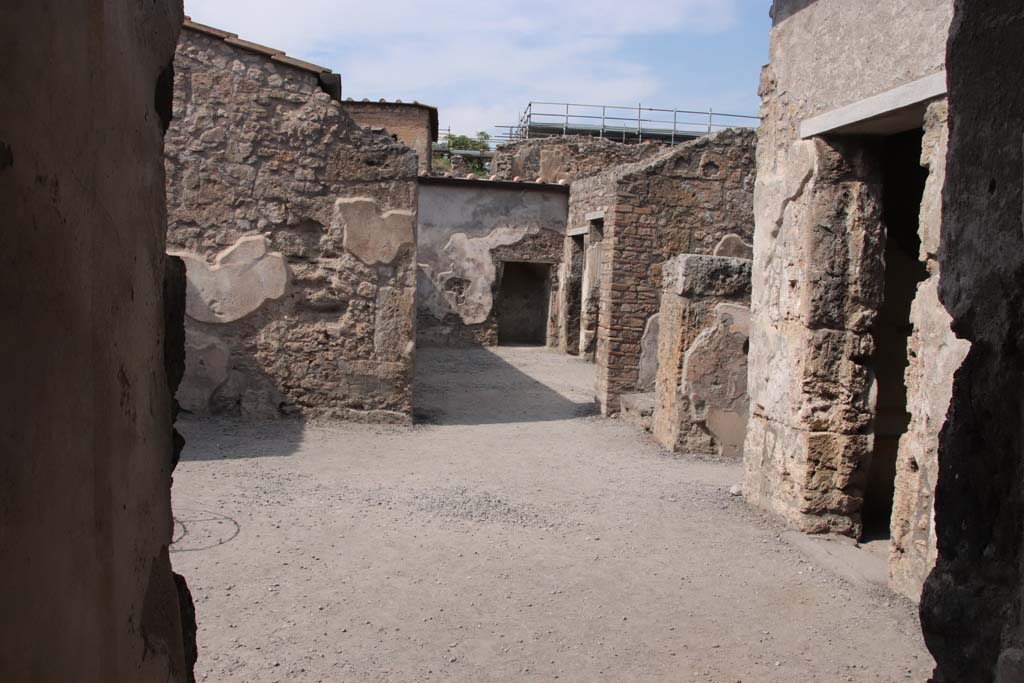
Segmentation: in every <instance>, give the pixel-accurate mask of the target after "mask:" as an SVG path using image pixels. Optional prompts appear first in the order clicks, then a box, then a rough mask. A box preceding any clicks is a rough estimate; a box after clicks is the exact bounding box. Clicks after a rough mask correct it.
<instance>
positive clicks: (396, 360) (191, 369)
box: [166, 26, 416, 422]
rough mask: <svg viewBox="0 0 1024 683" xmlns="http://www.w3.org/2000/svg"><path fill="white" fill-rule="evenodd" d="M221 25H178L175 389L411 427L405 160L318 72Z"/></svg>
mask: <svg viewBox="0 0 1024 683" xmlns="http://www.w3.org/2000/svg"><path fill="white" fill-rule="evenodd" d="M225 35H230V34H223V32H216V31H215V30H206V29H203V30H199V29H196V28H189V27H188V26H187V27H186V30H185V31H183V33H182V37H181V40H180V42H179V45H178V50H177V54H176V56H175V61H174V66H175V72H176V74H177V78H176V82H175V88H174V118H175V120H174V122H173V123H172V125H171V128H170V130H169V131H168V135H167V162H166V168H167V200H168V209H169V232H168V248H169V249H170V250H171V252H172V253H174V254H176V255H179V256H181V257H182V258H183V259H184V260H185V261H186V264H187V266H188V279H189V290H188V308H187V313H188V320H187V350H188V358H187V371H186V376H185V380H184V383H183V386H182V389H181V391H180V392H179V399H180V400H181V402H182V404H183V406H184V407H185V408H186V409H188V410H191V411H192V412H195V413H198V414H206V413H218V414H233V415H243V416H249V417H259V418H267V417H275V416H278V415H282V414H283V415H307V416H326V417H333V418H341V419H352V420H365V421H386V422H405V421H408V419H409V416H410V415H411V395H412V391H411V382H412V371H413V353H414V343H413V340H414V317H413V316H414V294H415V289H414V288H415V221H416V184H415V179H416V161H415V156H414V154H413V153H412V152H411V151H410V150H409V149H408V148H406V147H404V146H402V145H399V144H396V143H394V142H393V141H392V140H391V139H390V138H388V137H386V136H383V135H373V134H370V133H368V132H365V131H364V130H362V129H361V128H360V127H359V126H357V125H356V124H355V123H353V122H352V120H351V119H350V118H349V117H348V116H347V115H346V114H345V113H344V112H343V111H342V108H341V105H340V104H339V103H338V102H337V101H335V100H333V99H332V98H331V97H330V96H328V94H327V93H325V92H323V90H322V89H321V87H320V81H321V80H322V74H320V73H318V72H317V69H316V67H313V66H312V65H308V66H306V67H303V65H302V64H301V63H299V64H298V65H294V64H291V63H285V62H283V61H282V60H281V59H280V58H272V57H268V56H267V53H266V52H262V51H259V50H254V49H250V48H248V47H245V46H239V45H237V44H232V42H231V39H230V38H228V39H225V38H224V36H225ZM291 61H294V60H291Z"/></svg>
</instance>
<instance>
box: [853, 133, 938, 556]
mask: <svg viewBox="0 0 1024 683" xmlns="http://www.w3.org/2000/svg"><path fill="white" fill-rule="evenodd" d="M922 135H923V131H921V130H914V131H910V132H907V133H900V134H899V135H892V136H889V137H886V138H883V139H882V140H881V141H880V143H879V146H878V162H879V167H880V170H881V175H882V222H883V224H884V226H885V231H886V238H885V257H884V258H885V281H884V293H883V302H882V307H881V309H880V310H879V313H878V318H877V319H876V320H875V324H874V327H873V328H872V336H873V337H874V341H875V352H874V354H873V356H872V358H871V370H872V372H873V373H874V376H875V380H876V382H877V387H876V390H877V395H876V400H875V419H874V425H873V430H874V448H873V451H872V454H871V464H870V468H869V469H868V482H867V488H866V490H865V494H864V508H863V513H862V521H863V529H864V531H863V536H864V538H865V539H866V540H871V539H880V538H888V536H889V525H890V518H891V516H892V503H893V493H894V482H895V477H896V456H897V452H898V450H899V442H900V437H901V436H903V434H904V433H905V432H906V431H907V428H908V426H909V424H910V414H909V413H908V412H907V386H906V379H905V372H906V369H907V365H908V358H907V341H908V338H909V336H910V333H911V331H912V325H911V322H910V308H911V304H912V303H913V300H914V296H915V295H916V293H917V285H918V283H919V282H921V281H922V280H924V279H925V278H926V277H927V271H926V270H925V266H924V264H923V263H921V261H920V260H919V253H920V248H921V239H920V236H919V235H918V227H919V226H918V223H919V216H920V212H921V201H922V198H923V196H924V187H925V182H926V180H927V179H928V171H927V169H925V168H924V167H922V166H921V162H920V159H921V139H922Z"/></svg>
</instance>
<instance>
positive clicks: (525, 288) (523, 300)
mask: <svg viewBox="0 0 1024 683" xmlns="http://www.w3.org/2000/svg"><path fill="white" fill-rule="evenodd" d="M550 298H551V264H549V263H529V262H521V261H506V262H504V263H502V264H501V273H500V275H499V285H498V297H497V306H496V309H495V310H496V318H497V322H498V343H499V344H531V345H541V346H543V345H544V344H545V343H546V342H547V332H548V308H549V301H550Z"/></svg>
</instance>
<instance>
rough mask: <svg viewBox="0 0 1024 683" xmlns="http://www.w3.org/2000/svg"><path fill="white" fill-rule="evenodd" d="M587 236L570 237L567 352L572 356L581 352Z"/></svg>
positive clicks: (566, 296) (566, 324)
mask: <svg viewBox="0 0 1024 683" xmlns="http://www.w3.org/2000/svg"><path fill="white" fill-rule="evenodd" d="M585 251H586V243H585V235H570V237H569V259H568V263H567V264H566V269H567V272H566V275H567V277H566V292H565V328H564V329H565V333H564V334H565V350H566V352H567V353H569V354H571V355H574V356H575V355H577V354H579V352H580V320H581V317H582V313H583V259H584V253H585Z"/></svg>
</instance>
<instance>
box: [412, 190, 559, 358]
mask: <svg viewBox="0 0 1024 683" xmlns="http://www.w3.org/2000/svg"><path fill="white" fill-rule="evenodd" d="M567 214H568V193H567V192H566V189H565V188H564V187H562V186H558V185H555V186H536V185H529V186H523V188H522V189H520V188H517V187H509V186H506V185H498V184H495V185H493V186H488V185H487V183H486V182H483V181H482V182H480V183H460V184H454V183H449V184H442V183H439V182H438V181H433V182H431V183H429V184H427V183H421V184H420V189H419V234H418V243H417V255H418V256H417V258H418V265H419V268H418V272H417V291H416V295H417V310H418V330H417V338H418V341H419V342H420V343H421V344H426V345H439V346H449V345H451V346H462V345H478V344H482V345H493V344H496V343H497V327H496V320H495V316H494V301H495V294H496V287H497V286H498V281H499V276H500V263H501V262H502V261H533V262H543V263H551V264H558V263H560V261H561V259H562V239H563V236H564V234H565V225H566V217H567ZM551 270H552V274H553V277H554V275H556V274H557V273H556V271H557V265H556V266H555V267H552V269H551ZM553 287H557V282H556V283H554V285H553ZM551 300H552V302H555V301H557V296H556V295H555V293H554V291H552V297H551ZM551 314H552V315H553V314H554V311H553V310H552V311H551Z"/></svg>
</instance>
